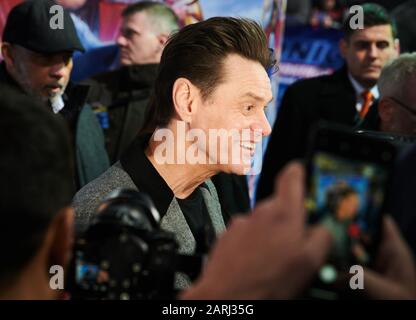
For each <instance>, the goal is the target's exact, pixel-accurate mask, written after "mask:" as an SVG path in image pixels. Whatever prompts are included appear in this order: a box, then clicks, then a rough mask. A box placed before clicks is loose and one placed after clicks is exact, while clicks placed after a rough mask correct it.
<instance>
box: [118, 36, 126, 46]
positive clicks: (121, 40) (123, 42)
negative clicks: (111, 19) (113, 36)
mask: <svg viewBox="0 0 416 320" xmlns="http://www.w3.org/2000/svg"><path fill="white" fill-rule="evenodd" d="M126 43H127V40H126V37H124V36H123V35H119V36H118V37H117V45H119V46H120V47H124V46H125V45H126Z"/></svg>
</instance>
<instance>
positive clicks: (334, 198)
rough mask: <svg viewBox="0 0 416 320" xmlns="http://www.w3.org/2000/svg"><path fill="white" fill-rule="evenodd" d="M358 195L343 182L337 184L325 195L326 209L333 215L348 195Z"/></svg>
mask: <svg viewBox="0 0 416 320" xmlns="http://www.w3.org/2000/svg"><path fill="white" fill-rule="evenodd" d="M353 194H354V195H358V192H357V190H355V189H354V188H353V187H351V186H349V185H348V184H346V183H345V182H339V183H337V184H335V185H333V186H331V187H330V188H328V190H327V193H326V207H327V209H328V210H329V211H330V212H333V213H335V212H336V211H337V210H338V207H339V204H340V202H341V200H343V199H345V198H347V197H348V196H350V195H353Z"/></svg>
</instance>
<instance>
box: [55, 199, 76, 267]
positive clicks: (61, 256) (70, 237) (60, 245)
mask: <svg viewBox="0 0 416 320" xmlns="http://www.w3.org/2000/svg"><path fill="white" fill-rule="evenodd" d="M50 228H53V230H51V231H52V242H51V245H50V255H49V260H50V265H60V266H62V267H64V268H65V267H66V266H67V264H68V262H69V259H70V258H71V252H72V246H73V242H74V210H73V209H72V208H71V207H66V208H63V209H61V210H60V211H59V213H58V214H57V215H56V217H55V218H54V220H53V222H52V224H51V226H50Z"/></svg>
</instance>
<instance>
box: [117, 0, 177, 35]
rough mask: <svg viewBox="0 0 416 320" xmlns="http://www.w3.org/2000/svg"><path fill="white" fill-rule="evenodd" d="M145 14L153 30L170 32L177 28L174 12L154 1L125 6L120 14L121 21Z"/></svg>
mask: <svg viewBox="0 0 416 320" xmlns="http://www.w3.org/2000/svg"><path fill="white" fill-rule="evenodd" d="M139 12H145V13H146V17H147V18H148V19H149V21H150V22H151V23H152V25H153V27H154V28H157V30H160V31H162V32H168V33H170V32H172V31H174V30H177V29H178V28H179V20H178V17H177V16H176V14H175V12H174V11H173V10H172V9H171V8H170V7H169V6H168V5H166V4H164V3H160V2H154V1H141V2H137V3H133V4H131V5H129V6H127V7H126V8H125V9H124V10H123V12H122V13H121V15H122V17H123V19H125V18H128V17H130V16H132V15H134V14H136V13H139Z"/></svg>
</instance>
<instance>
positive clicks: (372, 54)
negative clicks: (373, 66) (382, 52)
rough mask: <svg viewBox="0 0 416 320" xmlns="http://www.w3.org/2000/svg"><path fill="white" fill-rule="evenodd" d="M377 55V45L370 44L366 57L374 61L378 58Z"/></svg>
mask: <svg viewBox="0 0 416 320" xmlns="http://www.w3.org/2000/svg"><path fill="white" fill-rule="evenodd" d="M378 54H379V49H378V48H377V44H375V43H373V44H371V45H370V46H369V48H368V56H369V57H370V58H373V59H375V58H377V57H378Z"/></svg>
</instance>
